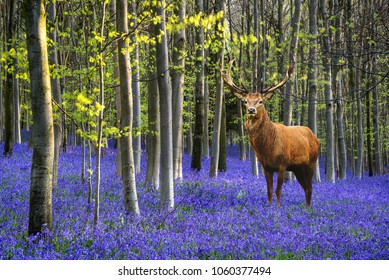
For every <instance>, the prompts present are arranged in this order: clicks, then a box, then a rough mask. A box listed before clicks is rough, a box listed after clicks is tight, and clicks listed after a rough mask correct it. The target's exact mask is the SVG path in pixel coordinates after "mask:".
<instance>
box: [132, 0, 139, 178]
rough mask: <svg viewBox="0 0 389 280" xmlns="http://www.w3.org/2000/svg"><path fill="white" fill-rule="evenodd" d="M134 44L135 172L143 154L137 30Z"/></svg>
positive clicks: (133, 5)
mask: <svg viewBox="0 0 389 280" xmlns="http://www.w3.org/2000/svg"><path fill="white" fill-rule="evenodd" d="M136 5H137V4H136V1H135V0H131V1H130V5H129V8H130V11H129V13H130V14H131V15H132V17H131V23H130V25H131V26H132V24H133V26H134V27H135V26H136V19H137V16H136ZM130 37H131V39H132V44H134V52H133V54H132V57H133V60H132V61H133V62H134V67H133V69H134V70H133V72H132V96H133V111H134V114H133V130H134V132H135V133H134V136H133V150H134V165H135V173H139V172H140V160H141V156H142V145H141V144H142V137H141V106H140V81H139V63H140V62H139V44H138V42H137V41H136V35H135V32H133V33H132V34H131V36H130Z"/></svg>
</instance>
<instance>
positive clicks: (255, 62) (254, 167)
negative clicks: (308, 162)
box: [251, 0, 260, 177]
mask: <svg viewBox="0 0 389 280" xmlns="http://www.w3.org/2000/svg"><path fill="white" fill-rule="evenodd" d="M254 36H255V38H257V39H258V42H260V40H259V22H258V0H254ZM252 67H253V77H252V81H253V82H252V84H253V92H257V90H258V89H257V84H258V46H255V47H254V51H253V66H252ZM251 174H252V175H253V176H255V177H258V174H259V170H258V160H257V156H256V155H255V151H254V149H251Z"/></svg>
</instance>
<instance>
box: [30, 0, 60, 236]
mask: <svg viewBox="0 0 389 280" xmlns="http://www.w3.org/2000/svg"><path fill="white" fill-rule="evenodd" d="M23 13H24V20H25V28H26V35H27V50H28V61H29V71H30V81H31V109H32V118H33V123H34V125H33V127H32V130H33V131H32V137H33V138H34V140H33V154H32V166H31V182H30V210H29V223H28V234H30V235H31V234H36V233H38V232H41V231H42V230H43V229H44V228H47V229H48V230H51V229H52V225H53V215H52V182H53V181H52V176H53V160H54V129H53V116H52V107H51V85H50V71H49V61H48V54H47V42H46V12H45V1H43V0H24V2H23Z"/></svg>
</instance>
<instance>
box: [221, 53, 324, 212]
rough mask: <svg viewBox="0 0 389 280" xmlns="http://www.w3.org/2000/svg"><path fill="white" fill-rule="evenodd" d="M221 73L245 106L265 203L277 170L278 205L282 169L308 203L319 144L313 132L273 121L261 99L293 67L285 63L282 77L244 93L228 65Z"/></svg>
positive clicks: (270, 198) (278, 202) (248, 129)
mask: <svg viewBox="0 0 389 280" xmlns="http://www.w3.org/2000/svg"><path fill="white" fill-rule="evenodd" d="M232 63H233V60H232V61H230V63H229V64H228V70H227V73H225V72H222V76H223V78H224V81H225V83H226V84H227V85H228V86H229V87H230V88H231V89H232V90H233V92H234V95H235V96H236V97H238V98H239V99H241V100H242V101H243V102H244V103H245V104H246V107H247V120H246V129H247V134H248V138H249V141H250V144H251V146H252V147H253V149H254V150H255V153H256V156H257V158H258V160H259V162H260V163H261V164H262V166H263V169H264V171H265V177H266V183H267V197H268V202H269V203H271V202H272V196H273V173H274V172H277V173H278V179H277V189H276V195H277V206H280V199H281V191H282V183H283V181H284V175H285V171H293V173H294V174H295V175H296V178H297V180H298V182H299V183H300V185H301V186H302V187H303V189H304V192H305V199H306V205H307V206H308V207H309V206H310V204H311V196H312V177H313V173H314V170H315V167H316V162H317V158H318V155H319V148H320V143H319V140H318V139H317V137H316V136H315V134H313V132H312V131H311V130H310V129H309V128H308V127H305V126H285V125H283V124H277V123H273V122H272V121H271V120H270V118H269V116H268V114H267V112H266V109H265V106H264V105H265V102H266V101H267V100H268V99H270V98H271V97H272V96H273V93H274V91H275V90H276V89H278V88H280V87H281V86H283V85H284V84H285V83H286V82H287V81H288V79H289V77H290V75H291V73H292V71H293V66H289V69H288V71H287V72H286V75H285V78H284V80H283V81H282V82H281V83H279V84H278V85H276V86H273V87H269V88H266V89H264V90H262V91H260V92H255V93H253V92H248V91H247V90H245V89H241V88H239V87H237V86H236V85H235V84H234V82H233V81H232V79H231V75H230V74H231V66H232Z"/></svg>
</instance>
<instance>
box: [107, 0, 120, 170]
mask: <svg viewBox="0 0 389 280" xmlns="http://www.w3.org/2000/svg"><path fill="white" fill-rule="evenodd" d="M109 7H110V12H111V14H112V15H116V0H113V1H111V3H110V6H109ZM111 20H112V24H113V25H114V26H117V21H116V16H114V17H112V19H111ZM112 60H113V64H114V66H113V75H114V77H115V79H118V80H120V73H119V61H118V53H117V42H113V43H112ZM115 96H116V119H117V127H120V119H121V100H120V86H116V87H115ZM115 163H116V176H118V177H122V155H121V148H120V140H119V139H117V143H116V161H115Z"/></svg>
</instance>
